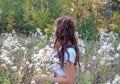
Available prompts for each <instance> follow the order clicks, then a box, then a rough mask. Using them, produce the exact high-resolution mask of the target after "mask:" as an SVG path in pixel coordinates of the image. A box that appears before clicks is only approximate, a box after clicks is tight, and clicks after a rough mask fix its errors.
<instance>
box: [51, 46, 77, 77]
mask: <svg viewBox="0 0 120 84" xmlns="http://www.w3.org/2000/svg"><path fill="white" fill-rule="evenodd" d="M67 51H68V53H69V59H68V54H67V52H65V53H64V63H65V62H66V61H68V60H69V61H70V62H72V63H75V59H76V51H75V47H74V46H70V47H68V48H67ZM53 55H54V57H55V56H56V55H57V53H54V54H53ZM55 73H57V74H58V75H61V76H66V69H65V65H64V67H63V68H61V66H60V65H57V67H56V68H55Z"/></svg>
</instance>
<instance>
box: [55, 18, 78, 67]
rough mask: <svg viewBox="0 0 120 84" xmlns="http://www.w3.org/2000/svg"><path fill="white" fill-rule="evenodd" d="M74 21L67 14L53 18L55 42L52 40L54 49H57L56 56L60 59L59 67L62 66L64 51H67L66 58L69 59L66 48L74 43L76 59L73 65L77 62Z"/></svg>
mask: <svg viewBox="0 0 120 84" xmlns="http://www.w3.org/2000/svg"><path fill="white" fill-rule="evenodd" d="M75 30H76V26H75V21H74V20H73V18H71V17H69V16H63V17H60V18H57V19H56V20H55V42H54V49H55V51H58V54H57V56H58V58H59V60H60V65H61V67H63V66H64V53H65V52H67V54H68V60H69V53H68V51H67V48H68V47H69V46H70V45H74V47H75V50H76V60H75V63H74V65H77V64H79V57H80V53H79V49H78V45H77V39H76V36H75Z"/></svg>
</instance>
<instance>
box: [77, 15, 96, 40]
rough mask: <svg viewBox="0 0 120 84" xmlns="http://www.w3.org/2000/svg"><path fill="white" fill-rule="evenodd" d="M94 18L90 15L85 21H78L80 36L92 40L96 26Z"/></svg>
mask: <svg viewBox="0 0 120 84" xmlns="http://www.w3.org/2000/svg"><path fill="white" fill-rule="evenodd" d="M95 20H96V19H95V18H93V17H90V18H88V19H87V20H86V21H83V22H81V23H78V25H79V26H78V32H79V34H80V37H82V38H84V39H87V40H94V39H96V34H97V33H96V32H97V29H96V26H97V23H96V22H95Z"/></svg>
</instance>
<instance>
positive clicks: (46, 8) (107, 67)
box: [0, 0, 120, 84]
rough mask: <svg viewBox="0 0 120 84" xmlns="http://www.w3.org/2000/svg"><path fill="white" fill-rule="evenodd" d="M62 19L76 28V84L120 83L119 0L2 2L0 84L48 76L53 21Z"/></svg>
mask: <svg viewBox="0 0 120 84" xmlns="http://www.w3.org/2000/svg"><path fill="white" fill-rule="evenodd" d="M64 15H68V16H71V17H73V18H74V19H75V21H76V27H77V30H76V36H77V40H78V47H79V50H80V56H81V57H80V67H77V68H76V78H75V84H120V0H0V84H35V83H33V82H31V78H32V76H33V75H36V74H38V73H44V74H47V75H49V74H50V73H48V72H49V71H50V70H51V69H50V68H51V67H50V68H48V67H49V66H50V63H49V62H50V61H51V60H50V59H52V58H51V52H52V51H53V46H54V36H53V27H54V21H55V20H56V18H58V17H61V16H64ZM43 61H44V62H43ZM52 69H53V68H52ZM43 84H50V83H49V82H46V83H43Z"/></svg>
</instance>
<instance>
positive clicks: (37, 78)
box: [33, 61, 75, 84]
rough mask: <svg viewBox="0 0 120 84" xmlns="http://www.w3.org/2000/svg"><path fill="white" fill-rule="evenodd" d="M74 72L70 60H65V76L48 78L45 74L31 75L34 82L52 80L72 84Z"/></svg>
mask: <svg viewBox="0 0 120 84" xmlns="http://www.w3.org/2000/svg"><path fill="white" fill-rule="evenodd" d="M74 73H75V70H74V64H73V63H72V62H69V61H66V77H52V78H49V77H47V76H43V77H42V76H41V75H36V76H34V77H33V80H35V81H36V82H44V81H52V82H58V83H65V84H74V78H75V75H74Z"/></svg>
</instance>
